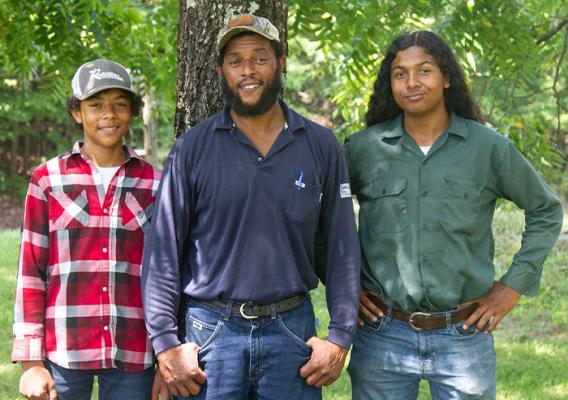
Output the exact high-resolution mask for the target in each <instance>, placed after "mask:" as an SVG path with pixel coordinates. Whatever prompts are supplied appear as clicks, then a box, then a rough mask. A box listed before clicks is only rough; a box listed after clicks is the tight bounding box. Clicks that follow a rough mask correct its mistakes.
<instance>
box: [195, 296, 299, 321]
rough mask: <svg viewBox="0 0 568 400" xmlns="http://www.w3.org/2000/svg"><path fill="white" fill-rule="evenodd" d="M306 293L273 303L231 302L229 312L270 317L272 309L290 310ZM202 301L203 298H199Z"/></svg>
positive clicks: (219, 302) (222, 302)
mask: <svg viewBox="0 0 568 400" xmlns="http://www.w3.org/2000/svg"><path fill="white" fill-rule="evenodd" d="M306 296H307V295H306V293H302V294H297V295H295V296H292V297H288V298H287V299H284V300H282V301H279V302H277V303H273V304H256V303H253V302H252V301H247V302H246V303H239V302H233V306H232V308H231V312H232V314H234V315H239V316H241V317H243V318H246V319H256V318H258V317H270V316H272V314H273V311H272V310H273V309H274V311H275V312H277V313H281V312H285V311H290V310H292V309H294V308H296V307H298V305H299V304H300V303H301V302H302V300H303V299H304V298H305V297H306ZM201 301H203V300H201ZM204 302H205V303H209V304H212V305H214V306H215V307H218V308H227V305H228V304H229V302H228V301H225V300H209V301H204Z"/></svg>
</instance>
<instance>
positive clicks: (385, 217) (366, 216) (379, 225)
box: [357, 176, 408, 234]
mask: <svg viewBox="0 0 568 400" xmlns="http://www.w3.org/2000/svg"><path fill="white" fill-rule="evenodd" d="M357 198H358V199H359V201H360V207H361V208H360V211H359V212H360V214H361V221H362V223H364V224H365V225H366V226H367V227H368V228H369V229H370V230H371V231H372V232H373V233H375V234H381V233H398V232H403V231H404V230H406V229H407V228H408V205H407V199H406V177H403V176H392V177H388V178H379V179H375V180H374V181H372V182H371V183H370V184H369V185H367V186H366V187H364V188H363V189H362V190H360V191H359V193H357Z"/></svg>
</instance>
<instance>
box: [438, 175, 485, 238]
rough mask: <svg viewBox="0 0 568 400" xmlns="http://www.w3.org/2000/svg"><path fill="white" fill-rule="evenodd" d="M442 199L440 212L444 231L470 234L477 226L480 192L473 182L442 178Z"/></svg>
mask: <svg viewBox="0 0 568 400" xmlns="http://www.w3.org/2000/svg"><path fill="white" fill-rule="evenodd" d="M443 193H444V198H443V207H442V212H441V217H442V221H441V223H442V226H443V228H444V230H446V231H447V232H452V233H464V234H471V233H473V232H475V230H476V228H477V226H478V224H479V220H478V218H479V208H480V195H481V190H480V189H479V188H478V187H477V186H476V185H475V183H474V182H473V181H468V180H464V179H460V178H454V177H445V178H444V192H443Z"/></svg>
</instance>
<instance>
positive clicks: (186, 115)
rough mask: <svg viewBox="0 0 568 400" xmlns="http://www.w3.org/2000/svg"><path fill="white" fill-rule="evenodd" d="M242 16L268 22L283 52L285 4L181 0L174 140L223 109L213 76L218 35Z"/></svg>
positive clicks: (279, 0)
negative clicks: (253, 15) (259, 17)
mask: <svg viewBox="0 0 568 400" xmlns="http://www.w3.org/2000/svg"><path fill="white" fill-rule="evenodd" d="M242 13H254V14H256V15H259V16H263V17H266V18H268V19H269V20H270V21H271V22H272V23H273V24H274V25H275V26H276V28H278V31H279V32H280V40H281V41H282V43H283V44H284V47H285V48H286V45H287V38H288V31H287V27H286V24H287V20H288V2H287V0H256V1H254V0H217V1H211V0H180V13H179V23H178V48H177V89H176V91H177V99H176V115H175V119H174V134H175V136H176V137H178V136H179V135H180V134H181V133H183V132H184V131H185V130H187V129H188V128H190V127H192V126H194V125H195V124H197V123H198V122H200V121H202V120H204V119H205V118H207V117H209V116H210V115H211V114H213V113H215V112H217V111H219V110H220V109H221V107H222V106H223V98H222V93H221V86H220V84H219V78H218V77H217V74H216V73H215V63H216V59H217V49H216V46H217V34H218V32H219V30H220V29H221V28H222V27H223V25H225V23H226V22H227V21H228V20H229V19H231V18H232V17H233V16H235V15H237V14H242Z"/></svg>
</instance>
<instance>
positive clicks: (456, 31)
mask: <svg viewBox="0 0 568 400" xmlns="http://www.w3.org/2000/svg"><path fill="white" fill-rule="evenodd" d="M567 18H568V3H566V2H563V1H561V0H546V1H540V0H539V1H537V0H526V1H523V2H518V1H513V0H509V1H500V2H492V1H483V0H477V1H476V0H468V1H455V0H433V1H424V0H422V1H416V0H413V1H411V0H397V1H390V0H389V1H378V0H352V1H341V2H337V1H334V0H322V1H318V2H312V1H310V0H293V1H291V6H290V22H289V24H290V37H291V38H292V39H291V44H290V47H291V48H292V49H294V47H295V46H301V45H302V41H301V40H307V41H309V42H310V48H314V49H315V51H314V52H313V53H312V57H313V58H312V59H313V60H314V63H315V64H314V65H315V69H314V71H312V72H311V74H312V76H314V77H316V76H317V77H319V78H320V79H328V78H323V77H332V79H331V84H330V85H329V86H327V88H326V90H325V91H324V92H323V93H322V96H329V97H330V98H331V99H332V101H333V102H334V104H335V105H336V107H337V108H336V111H335V113H336V114H335V116H336V117H340V118H341V119H342V121H344V122H343V123H342V124H341V125H340V126H338V127H337V129H336V131H337V133H338V134H339V135H340V136H345V135H348V134H350V133H353V132H355V131H357V130H359V129H361V128H363V126H364V115H365V112H366V108H367V103H368V99H369V97H370V94H371V92H372V83H373V82H374V80H375V77H376V74H377V72H378V69H379V65H380V62H381V60H382V57H383V53H384V52H385V51H386V49H387V47H388V45H389V44H390V43H391V42H392V40H393V39H394V38H395V37H396V36H398V34H400V33H401V32H403V31H407V30H414V29H428V30H432V31H434V32H436V33H439V34H440V35H442V36H443V37H444V38H445V39H446V40H447V41H448V43H449V44H450V45H451V46H452V48H453V49H454V51H455V53H456V55H457V56H458V59H459V60H460V61H461V63H462V67H463V69H464V71H465V73H466V76H467V77H468V79H469V81H470V84H471V87H472V91H473V93H474V95H475V97H476V98H477V100H478V102H479V103H480V106H481V108H482V111H483V113H484V116H485V118H486V119H487V120H488V121H490V122H491V124H492V125H494V126H495V127H496V128H497V129H498V130H500V131H501V132H503V133H507V134H508V135H509V136H510V137H511V138H512V139H513V140H515V141H517V144H518V145H519V146H520V147H521V148H522V149H523V150H524V151H525V154H526V155H527V156H528V157H529V158H530V159H531V160H533V161H536V162H537V164H539V165H542V166H543V167H545V168H544V171H545V172H547V173H548V172H551V171H552V170H554V169H556V170H558V169H559V167H560V166H563V164H564V162H565V161H564V160H565V157H566V156H565V150H564V147H563V145H562V143H563V141H564V135H565V134H566V130H564V131H563V130H562V129H561V126H560V125H561V124H560V121H566V120H567V119H568V112H567V110H568V100H567V95H568V88H567V84H568V79H567V78H568V63H567V62H562V61H563V51H565V50H563V49H564V47H565V46H566V42H567V41H568V25H562V22H563V21H564V20H566V19H567ZM559 26H560V27H562V29H561V30H560V31H558V32H557V33H556V34H553V35H551V36H548V35H547V33H551V31H553V30H554V28H555V27H559ZM299 38H302V39H301V40H300V39H299ZM521 127H522V128H521ZM525 140H526V142H524V143H523V141H525ZM535 143H538V146H536V147H535V146H532V144H535ZM558 153H559V154H558ZM559 155H560V156H559ZM548 167H550V168H548Z"/></svg>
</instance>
